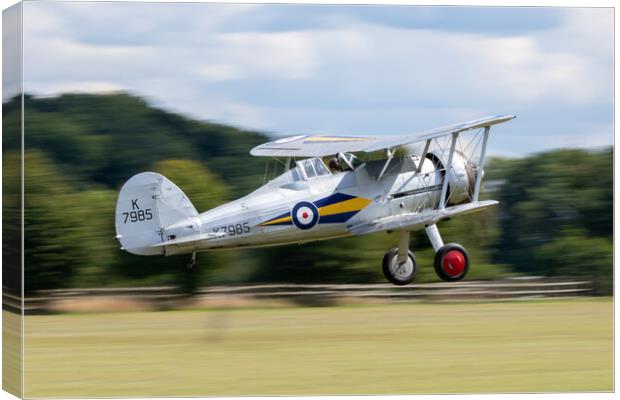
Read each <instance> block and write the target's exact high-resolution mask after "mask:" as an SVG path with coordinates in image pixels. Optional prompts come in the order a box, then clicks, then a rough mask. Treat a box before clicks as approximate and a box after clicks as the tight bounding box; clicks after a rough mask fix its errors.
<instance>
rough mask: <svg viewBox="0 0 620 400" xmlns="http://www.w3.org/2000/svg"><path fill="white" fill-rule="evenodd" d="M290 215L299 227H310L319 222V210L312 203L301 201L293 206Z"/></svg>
mask: <svg viewBox="0 0 620 400" xmlns="http://www.w3.org/2000/svg"><path fill="white" fill-rule="evenodd" d="M291 217H292V220H293V223H294V224H295V226H296V227H298V228H299V229H310V228H312V227H313V226H314V225H316V223H317V222H319V210H317V208H316V206H315V205H314V204H312V203H309V202H307V201H301V202H299V203H297V204H296V205H295V207H293V211H292V212H291Z"/></svg>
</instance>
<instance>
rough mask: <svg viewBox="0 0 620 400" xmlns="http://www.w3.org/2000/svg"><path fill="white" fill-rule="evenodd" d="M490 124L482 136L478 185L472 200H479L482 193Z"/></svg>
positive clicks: (477, 175)
mask: <svg viewBox="0 0 620 400" xmlns="http://www.w3.org/2000/svg"><path fill="white" fill-rule="evenodd" d="M490 130H491V127H490V126H485V127H484V136H483V138H482V148H481V149H480V162H478V173H477V174H476V186H475V188H474V196H473V198H472V202H474V203H475V202H477V201H478V195H479V194H480V183H481V182H482V174H483V173H484V159H485V157H486V153H487V141H488V140H489V131H490Z"/></svg>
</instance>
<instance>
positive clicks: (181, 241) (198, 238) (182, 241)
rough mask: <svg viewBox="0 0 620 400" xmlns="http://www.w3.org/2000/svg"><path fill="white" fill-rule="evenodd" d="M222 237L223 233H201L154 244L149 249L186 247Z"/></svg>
mask: <svg viewBox="0 0 620 400" xmlns="http://www.w3.org/2000/svg"><path fill="white" fill-rule="evenodd" d="M224 236H226V234H225V233H224V232H212V233H201V234H199V235H191V236H185V237H182V238H178V239H172V240H167V241H165V242H162V243H156V244H154V245H152V246H151V247H164V246H187V245H189V244H192V243H198V242H202V241H203V240H210V239H218V238H221V237H224Z"/></svg>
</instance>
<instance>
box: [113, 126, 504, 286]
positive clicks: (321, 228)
mask: <svg viewBox="0 0 620 400" xmlns="http://www.w3.org/2000/svg"><path fill="white" fill-rule="evenodd" d="M514 117H515V116H514V115H497V116H491V117H486V118H481V119H477V120H474V121H468V122H465V123H461V124H456V125H451V126H446V127H443V128H439V129H435V130H431V131H426V132H421V133H417V134H411V135H401V136H383V137H362V136H333V135H298V136H292V137H287V138H283V139H278V140H275V141H272V142H268V143H265V144H262V145H259V146H257V147H254V148H253V149H252V150H251V151H250V154H252V155H253V156H258V157H272V158H276V159H278V160H281V161H282V164H283V172H282V173H281V174H280V175H279V176H277V177H275V178H274V179H271V180H269V181H268V182H266V183H265V184H264V185H263V186H261V187H259V188H258V189H256V190H255V191H254V192H252V193H250V194H248V195H246V196H245V197H242V198H240V199H238V200H235V201H232V202H229V203H226V204H223V205H221V206H219V207H216V208H214V209H211V210H208V211H205V212H202V213H198V211H197V210H196V209H195V207H194V206H193V205H192V203H191V201H190V199H189V198H188V197H187V196H186V195H185V194H184V193H183V191H182V190H181V189H179V188H178V187H177V186H176V185H175V184H174V183H172V182H171V181H170V180H168V179H167V178H165V177H164V176H162V175H160V174H158V173H155V172H143V173H140V174H137V175H135V176H133V177H132V178H130V179H129V180H128V181H127V182H126V183H125V184H124V185H123V187H122V188H121V191H120V193H119V196H118V201H117V204H116V239H117V240H118V241H119V242H120V244H121V246H122V247H121V248H122V249H124V250H126V251H128V252H130V253H132V254H136V255H175V254H188V255H189V257H188V261H187V262H186V264H185V267H186V269H188V270H191V269H192V268H193V267H194V265H195V260H196V253H197V252H204V251H216V250H223V249H235V248H245V247H261V246H275V245H283V244H290V243H304V242H310V241H316V240H323V239H331V238H338V237H344V236H351V235H353V236H355V235H366V234H370V233H375V232H388V233H393V234H395V236H396V238H395V247H394V248H392V249H390V250H388V251H387V253H385V256H384V257H383V263H382V270H383V273H384V275H385V277H386V279H387V280H388V281H389V282H391V283H393V284H396V285H405V284H407V283H409V282H411V281H412V280H413V279H414V277H415V275H416V272H417V271H418V265H417V262H416V258H415V256H414V254H413V252H411V251H410V249H409V242H410V240H409V237H410V232H412V231H416V230H421V229H424V231H425V232H426V234H427V235H428V238H429V240H430V242H431V244H432V246H433V249H434V250H435V258H434V268H435V272H436V273H437V275H438V277H439V278H441V279H443V280H445V281H458V280H461V279H463V278H464V277H465V276H466V275H467V272H468V270H469V266H470V260H469V255H468V253H467V250H466V249H465V248H464V247H463V246H461V245H459V244H457V243H447V244H444V242H443V239H442V237H441V235H440V233H439V230H438V228H437V224H438V223H439V221H441V220H445V219H448V218H451V217H454V216H457V215H461V214H468V213H473V212H478V211H482V210H484V209H486V208H488V207H491V206H493V205H495V204H497V201H495V200H480V199H479V196H480V189H481V183H482V179H483V176H484V163H485V158H486V149H487V142H488V138H489V133H490V130H491V127H492V126H494V125H496V124H499V123H502V122H506V121H508V120H510V119H512V118H514ZM326 159H329V162H328V164H327V165H326V164H325V162H324V160H326Z"/></svg>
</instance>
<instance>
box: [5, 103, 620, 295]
mask: <svg viewBox="0 0 620 400" xmlns="http://www.w3.org/2000/svg"><path fill="white" fill-rule="evenodd" d="M19 108H20V107H19V102H18V99H14V100H12V101H10V102H7V103H4V104H3V113H4V118H3V130H4V132H10V131H16V129H18V125H19V124H20V110H19ZM24 115H25V120H24V129H25V142H24V145H25V151H24V157H25V160H24V161H25V171H24V205H25V212H24V226H25V243H24V248H25V288H26V291H27V292H33V291H37V290H42V289H54V288H70V287H102V286H110V287H112V286H137V285H176V286H178V287H180V288H182V289H183V290H185V291H187V292H191V291H192V290H194V289H195V288H196V287H199V286H202V285H208V284H226V283H247V282H323V283H324V282H346V283H352V282H382V281H383V276H382V274H381V271H380V267H379V266H380V261H381V259H382V257H383V254H384V253H385V251H387V249H389V248H390V247H393V246H394V245H395V243H396V238H395V237H394V235H390V234H387V233H378V234H373V235H368V236H362V237H350V238H344V239H338V240H330V241H322V242H314V243H309V244H305V245H290V246H282V247H273V248H265V249H247V250H239V251H229V252H220V253H200V254H199V255H198V263H197V266H196V269H195V271H194V272H193V273H191V274H188V273H185V272H184V271H183V267H182V265H183V260H184V258H182V257H137V256H133V255H130V254H128V253H126V252H123V251H121V250H120V249H119V245H118V243H117V242H116V240H115V239H114V235H115V230H114V209H115V205H116V196H117V193H118V190H119V189H120V187H121V186H122V184H123V183H124V182H125V181H126V180H127V179H128V178H129V177H131V176H132V175H134V174H136V173H138V172H142V171H147V170H151V171H155V172H158V173H161V174H163V175H165V176H166V177H168V178H169V179H170V180H172V181H173V182H175V183H176V184H177V185H178V186H179V187H180V188H181V189H182V190H183V191H184V192H185V193H186V194H187V195H188V196H189V198H190V199H191V201H192V202H193V203H194V205H195V206H196V208H197V209H198V210H199V211H205V210H208V209H210V208H213V207H215V206H217V205H219V204H221V203H223V202H226V201H230V200H232V199H234V198H237V197H239V196H242V195H245V194H247V193H249V192H250V191H252V190H253V189H255V188H256V187H258V186H260V185H261V184H262V183H263V180H264V176H265V160H264V159H260V158H255V157H251V156H250V155H249V149H251V148H252V147H254V146H256V145H258V144H260V143H263V142H265V141H268V140H269V138H268V137H267V136H266V135H265V134H264V133H261V132H255V131H249V130H242V129H237V128H234V127H230V126H226V125H222V124H216V123H211V122H204V121H196V120H193V119H190V118H187V117H185V116H182V115H179V114H175V113H171V112H168V111H165V110H162V109H159V108H156V107H153V106H151V105H149V104H148V103H147V102H146V101H145V100H143V99H141V98H139V97H136V96H133V95H130V94H125V93H118V94H107V95H85V94H65V95H61V96H58V97H52V98H36V97H32V96H25V111H24ZM3 157H4V162H3V165H4V168H3V190H4V193H5V196H4V199H3V200H4V201H3V223H4V228H3V229H4V235H5V240H4V246H3V251H4V253H5V254H15V249H16V246H17V245H18V243H19V240H17V238H16V236H17V235H18V231H16V230H15V229H12V227H15V226H18V221H17V218H18V215H19V214H18V213H16V212H15V210H18V209H19V201H20V199H19V196H14V195H11V194H12V193H13V194H14V193H18V192H19V181H20V179H19V169H18V168H15V167H14V166H15V165H19V162H20V157H21V155H20V138H19V136H18V135H5V136H4V137H3ZM612 157H613V152H612V149H611V148H606V149H601V150H597V151H590V150H566V149H559V150H555V151H550V152H545V153H540V154H535V155H532V156H528V157H525V158H521V159H501V158H493V159H490V160H489V162H488V164H487V168H485V169H486V170H487V176H486V180H487V182H488V181H493V182H495V183H498V184H497V185H493V186H494V188H495V189H494V190H493V192H486V194H485V195H486V196H488V197H492V198H495V199H497V200H499V201H500V205H499V206H498V207H496V208H495V209H493V210H491V211H487V212H484V213H481V214H476V215H473V216H463V217H459V218H455V219H452V220H449V221H446V222H441V223H440V229H441V231H442V235H443V237H444V240H445V241H458V242H461V243H462V244H463V245H465V246H466V247H467V248H468V250H469V251H470V256H471V257H472V260H473V263H472V268H471V270H470V279H492V278H497V277H505V276H515V275H521V274H527V275H543V276H579V277H584V278H587V279H590V280H592V281H593V282H594V285H595V290H596V293H599V294H609V293H611V291H612V271H613V268H612V241H613V193H612V190H613V170H612V164H613V162H612ZM7 166H8V168H7ZM12 166H13V167H12ZM7 234H8V235H9V236H8V237H7ZM411 240H412V248H413V249H414V250H415V251H416V257H417V259H418V262H419V263H420V266H421V269H420V272H419V275H418V277H417V278H416V279H417V280H418V281H421V282H427V281H434V280H437V278H436V277H435V275H434V272H433V268H432V262H433V261H432V260H433V251H432V248H431V246H430V243H429V242H428V239H427V238H426V236H425V235H424V233H423V232H421V233H415V234H413V235H412V239H411ZM5 262H6V261H5Z"/></svg>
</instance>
